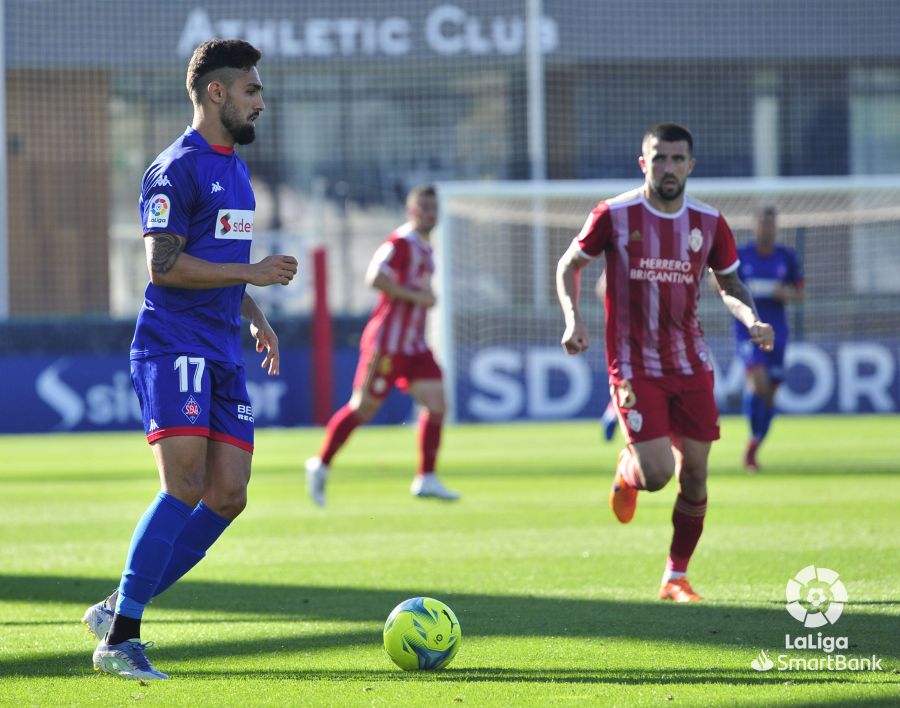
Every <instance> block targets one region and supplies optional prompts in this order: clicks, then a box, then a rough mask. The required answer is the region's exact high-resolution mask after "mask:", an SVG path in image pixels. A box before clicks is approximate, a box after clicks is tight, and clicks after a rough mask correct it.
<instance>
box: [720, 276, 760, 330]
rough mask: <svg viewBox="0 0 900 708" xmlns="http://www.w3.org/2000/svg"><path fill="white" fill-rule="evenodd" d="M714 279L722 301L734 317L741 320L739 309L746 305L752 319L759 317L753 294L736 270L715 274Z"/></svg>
mask: <svg viewBox="0 0 900 708" xmlns="http://www.w3.org/2000/svg"><path fill="white" fill-rule="evenodd" d="M716 280H717V281H718V283H719V289H720V291H721V295H722V301H723V302H724V303H725V306H726V307H727V308H728V309H729V310H730V311H731V314H733V315H734V316H735V317H737V318H738V319H739V320H742V319H743V318H741V316H740V311H741V309H742V306H744V307H747V308H748V309H749V310H750V312H751V313H752V314H753V318H754V319H759V315H758V314H757V312H756V303H754V302H753V296H752V295H751V294H750V291H749V290H748V289H747V286H746V285H744V282H743V281H742V280H741V279H740V277H739V276H738V274H737V273H736V272H731V273H726V274H724V275H719V274H718V273H717V274H716Z"/></svg>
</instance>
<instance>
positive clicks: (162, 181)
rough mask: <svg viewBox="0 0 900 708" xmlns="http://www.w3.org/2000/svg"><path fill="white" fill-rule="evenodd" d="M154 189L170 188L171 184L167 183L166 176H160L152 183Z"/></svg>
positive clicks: (167, 177) (167, 178)
mask: <svg viewBox="0 0 900 708" xmlns="http://www.w3.org/2000/svg"><path fill="white" fill-rule="evenodd" d="M153 186H154V187H171V186H172V183H171V182H170V181H169V176H168V175H164V174H163V175H160V176H159V177H157V178H156V181H155V182H154V183H153Z"/></svg>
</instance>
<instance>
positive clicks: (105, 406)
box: [0, 347, 412, 433]
mask: <svg viewBox="0 0 900 708" xmlns="http://www.w3.org/2000/svg"><path fill="white" fill-rule="evenodd" d="M357 354H358V353H357V350H356V349H355V348H350V347H342V348H339V349H337V350H336V351H335V354H334V381H335V384H334V398H333V401H332V409H336V408H337V407H339V406H341V405H343V403H344V402H345V401H346V400H347V399H348V398H349V397H350V389H351V386H352V382H353V373H354V370H355V368H356V360H357ZM244 359H245V364H246V367H247V388H248V390H249V392H250V399H251V402H252V404H253V412H254V417H255V418H256V425H257V427H267V426H306V425H312V398H311V390H312V389H311V386H310V377H311V376H312V372H311V369H310V366H311V364H310V353H309V350H308V348H306V347H290V348H286V349H283V350H282V362H281V375H280V376H276V377H269V376H267V375H266V374H265V372H264V371H263V370H262V369H260V368H259V362H260V361H261V359H262V357H261V355H259V354H257V353H256V352H255V351H248V352H245V354H244ZM0 371H2V385H0V433H49V432H70V431H71V432H75V431H81V432H84V431H106V430H136V431H139V430H141V429H142V426H141V413H140V408H139V406H138V400H137V396H136V395H135V394H134V391H133V389H132V387H131V376H130V373H129V361H128V356H127V354H121V353H117V354H92V353H86V354H85V353H81V354H69V355H66V354H61V355H52V354H38V355H28V356H3V357H0ZM411 409H412V405H411V402H410V399H409V398H408V397H406V396H402V395H400V394H399V393H397V392H396V391H394V392H392V393H391V395H389V396H388V398H387V400H386V401H385V404H384V406H383V407H382V409H381V410H380V411H379V413H378V416H377V417H376V418H375V420H374V421H373V422H374V423H400V422H403V421H405V420H407V419H408V418H409V416H410V414H411Z"/></svg>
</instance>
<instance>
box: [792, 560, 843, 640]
mask: <svg viewBox="0 0 900 708" xmlns="http://www.w3.org/2000/svg"><path fill="white" fill-rule="evenodd" d="M838 577H839V576H838V574H837V573H835V572H834V571H833V570H829V569H828V568H816V566H814V565H808V566H806V567H805V568H804V569H803V570H801V571H800V572H799V573H797V575H795V576H794V577H793V578H791V579H790V580H788V581H787V588H786V589H785V595H786V596H787V607H786V609H787V611H788V613H789V614H790V615H791V617H793V618H794V619H795V620H797V621H798V622H803V626H804V627H822V626H823V625H826V624H834V623H835V622H837V621H838V618H839V617H840V616H841V612H843V611H844V603H845V602H847V589H846V588H845V587H844V584H843V583H842V582H841V581H840V580H839V579H838ZM803 600H805V601H806V606H805V607H804V605H803V604H802V601H803Z"/></svg>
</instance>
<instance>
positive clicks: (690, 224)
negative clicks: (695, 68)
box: [556, 123, 774, 602]
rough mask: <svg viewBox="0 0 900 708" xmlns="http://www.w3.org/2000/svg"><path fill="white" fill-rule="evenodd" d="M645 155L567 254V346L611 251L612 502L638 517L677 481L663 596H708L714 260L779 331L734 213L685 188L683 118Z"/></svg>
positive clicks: (750, 306)
mask: <svg viewBox="0 0 900 708" xmlns="http://www.w3.org/2000/svg"><path fill="white" fill-rule="evenodd" d="M638 162H639V164H640V167H641V170H642V171H643V173H644V184H643V185H642V186H641V187H639V188H637V189H634V190H632V191H630V192H625V193H624V194H621V195H619V196H617V197H614V198H612V199H606V200H603V201H601V202H600V203H599V204H598V205H597V207H596V208H595V209H594V210H593V211H592V212H591V213H590V215H589V216H588V218H587V221H586V222H585V224H584V227H583V228H582V230H581V233H579V234H578V236H577V237H576V238H575V240H574V241H573V242H572V245H571V246H570V247H569V249H568V250H567V251H566V253H565V254H563V256H562V258H561V259H560V261H559V265H558V267H557V274H556V282H557V293H558V295H559V301H560V304H561V305H562V309H563V314H564V315H565V321H566V329H565V333H564V334H563V337H562V345H563V347H564V349H565V350H566V352H568V353H569V354H577V353H579V352H583V351H586V350H587V348H588V346H589V339H588V334H587V329H586V328H585V325H584V323H583V322H582V319H581V315H580V313H579V308H578V292H579V277H578V276H579V271H580V269H581V268H582V267H584V266H585V265H587V264H588V263H589V262H590V261H591V260H592V259H593V258H596V257H598V256H600V255H603V256H604V257H605V259H606V298H605V309H606V358H607V365H608V369H609V380H610V395H611V397H612V398H613V400H614V402H615V406H616V408H617V411H618V415H619V418H620V421H621V427H622V430H623V431H624V432H625V434H626V436H627V438H628V440H627V442H628V444H627V445H626V447H625V448H624V449H623V450H622V451H621V452H620V453H619V460H618V464H617V467H616V474H615V479H614V482H613V490H612V492H611V494H610V505H611V506H612V509H613V512H614V513H615V515H616V517H617V518H618V519H619V521H621V522H622V523H628V522H629V521H631V519H632V517H633V516H634V511H635V508H636V505H637V491H638V490H640V489H645V490H647V491H651V492H652V491H656V490H658V489H662V488H663V487H664V486H665V485H666V484H667V483H668V481H669V480H670V479H671V478H672V476H673V475H674V476H675V477H676V478H677V480H678V487H679V493H678V498H677V500H676V502H675V510H674V512H673V515H672V523H673V526H674V535H673V538H672V545H671V548H670V552H669V558H668V562H667V565H666V571H665V574H664V576H663V583H662V588H661V589H660V597H661V598H662V599H665V600H675V601H677V602H691V601H694V600H699V599H700V596H699V595H697V593H695V592H694V591H693V589H692V588H691V586H690V584H689V583H688V581H687V577H686V574H687V566H688V561H689V560H690V558H691V555H692V554H693V552H694V549H695V548H696V546H697V541H698V540H699V539H700V534H701V532H702V530H703V519H704V517H705V515H706V478H707V459H708V457H709V450H710V446H711V444H712V441H713V440H717V439H718V438H719V426H718V409H717V407H716V401H715V397H714V395H713V373H712V362H711V360H710V353H709V349H708V348H707V346H706V342H705V341H704V339H703V330H702V328H701V327H700V322H699V320H698V319H697V302H698V299H699V297H700V286H701V282H702V280H703V278H704V274H705V273H706V271H707V269H712V271H713V272H714V273H715V277H716V279H717V281H718V284H719V288H720V290H721V296H722V299H723V301H724V302H725V305H726V306H727V307H728V309H729V310H730V311H731V312H732V314H733V315H734V316H735V317H736V318H737V319H738V320H739V321H740V322H742V323H743V324H744V325H745V326H746V327H747V330H748V332H749V335H750V339H751V341H753V343H754V344H756V345H758V346H760V347H762V348H763V349H766V350H768V349H771V347H772V344H773V341H774V338H773V332H772V327H771V326H769V325H768V324H766V323H764V322H760V321H759V316H758V315H757V312H756V307H755V305H754V303H753V298H752V296H751V295H750V292H749V291H748V290H747V288H746V287H745V286H744V285H743V283H741V280H740V278H739V277H738V275H737V269H738V265H740V261H739V260H738V257H737V250H736V248H735V244H734V236H733V235H732V233H731V229H730V228H729V227H728V223H727V222H726V221H725V218H724V217H723V216H722V215H721V214H720V213H719V212H718V211H717V210H716V209H714V208H713V207H710V206H708V205H706V204H703V203H702V202H699V201H697V200H695V199H692V198H691V197H689V196H687V195H685V193H684V188H685V184H686V182H687V178H688V176H689V175H690V173H691V171H692V170H693V168H694V164H695V160H694V158H693V138H692V136H691V133H690V131H688V130H687V128H684V127H683V126H680V125H677V124H675V123H660V124H658V125H656V126H654V127H652V128H651V129H650V130H648V131H647V133H646V134H645V135H644V139H643V142H642V146H641V157H640V158H639V160H638Z"/></svg>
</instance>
